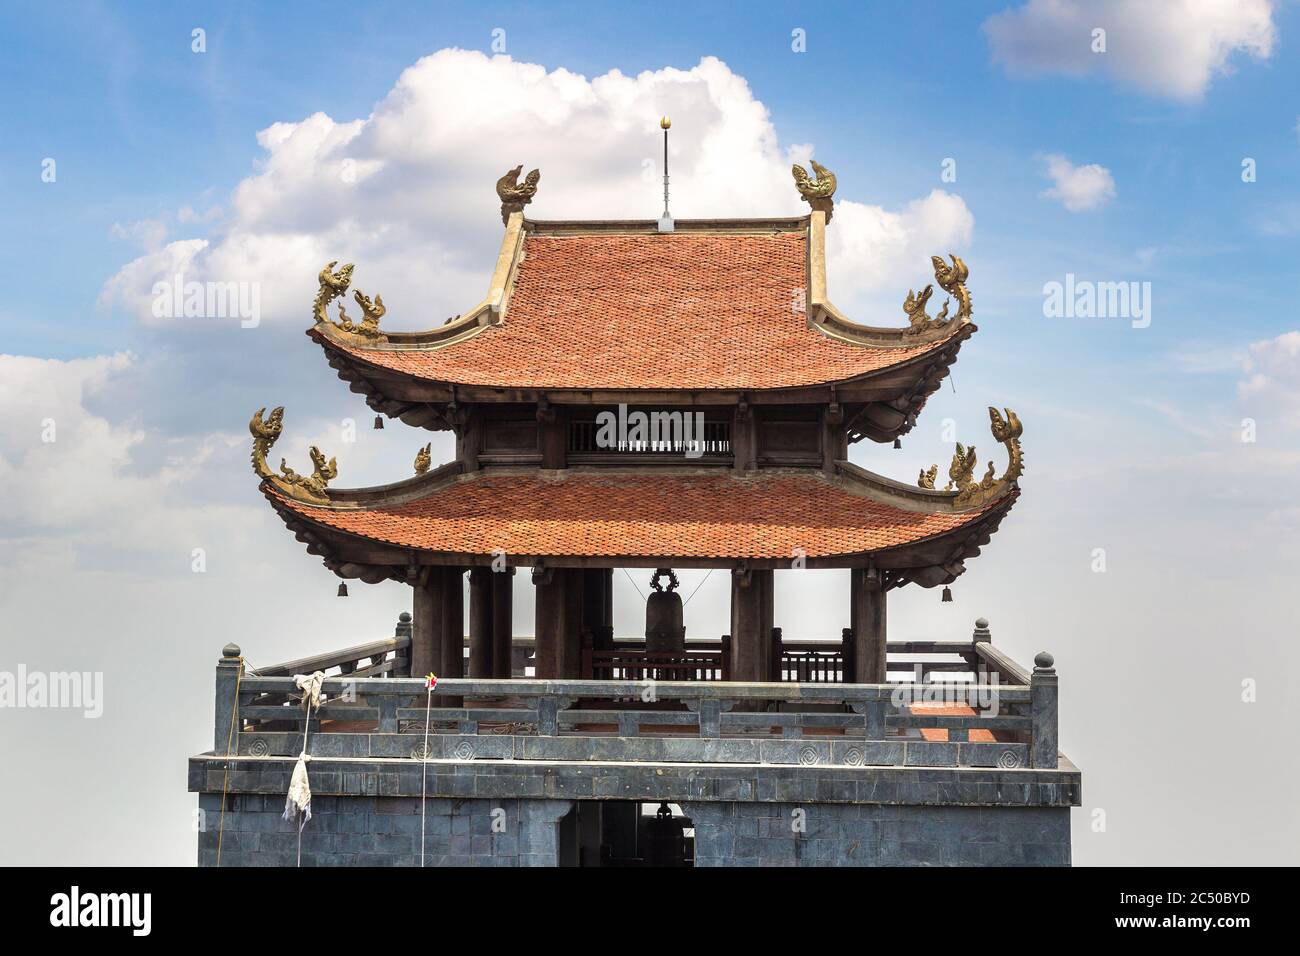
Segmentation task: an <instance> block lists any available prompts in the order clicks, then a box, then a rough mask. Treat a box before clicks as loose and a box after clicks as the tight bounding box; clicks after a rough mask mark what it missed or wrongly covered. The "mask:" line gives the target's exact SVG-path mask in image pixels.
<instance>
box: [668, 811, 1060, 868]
mask: <svg viewBox="0 0 1300 956" xmlns="http://www.w3.org/2000/svg"><path fill="white" fill-rule="evenodd" d="M682 810H683V811H685V813H686V815H687V816H688V817H690V818H691V821H692V822H693V823H694V824H695V865H696V866H1069V865H1070V810H1069V808H1068V807H937V806H921V807H918V806H889V805H881V804H864V805H857V806H852V805H844V804H830V803H808V804H794V803H688V804H683V805H682Z"/></svg>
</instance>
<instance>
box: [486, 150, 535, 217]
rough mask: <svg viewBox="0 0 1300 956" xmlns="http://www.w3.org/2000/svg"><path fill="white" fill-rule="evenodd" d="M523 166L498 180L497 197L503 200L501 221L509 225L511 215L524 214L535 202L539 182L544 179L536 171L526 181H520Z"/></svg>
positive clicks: (520, 165) (525, 178) (517, 167)
mask: <svg viewBox="0 0 1300 956" xmlns="http://www.w3.org/2000/svg"><path fill="white" fill-rule="evenodd" d="M523 170H524V167H523V164H522V163H521V164H519V165H518V166H516V167H515V168H514V169H512V170H510V171H509V172H507V173H506V174H505V175H504V176H502V177H501V178H500V179H498V180H497V195H498V196H499V197H500V198H501V221H502V222H503V223H508V222H509V221H510V214H511V213H515V212H523V211H524V207H525V206H527V205H528V204H529V203H530V202H532V201H533V197H534V196H536V195H537V182H538V180H540V179H541V178H542V172H541V170H539V169H534V170H533V171H532V172H531V173H529V174H528V175H527V176H525V177H524V181H523V182H522V183H521V182H520V181H519V174H520V173H521V172H523Z"/></svg>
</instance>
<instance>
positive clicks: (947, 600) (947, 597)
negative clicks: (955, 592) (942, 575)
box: [941, 588, 952, 604]
mask: <svg viewBox="0 0 1300 956" xmlns="http://www.w3.org/2000/svg"><path fill="white" fill-rule="evenodd" d="M941 603H943V604H951V603H952V588H944V589H943V599H942V602H941Z"/></svg>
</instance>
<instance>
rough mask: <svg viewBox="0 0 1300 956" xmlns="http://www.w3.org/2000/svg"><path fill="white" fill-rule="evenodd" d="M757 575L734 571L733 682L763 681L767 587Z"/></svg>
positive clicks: (752, 572)
mask: <svg viewBox="0 0 1300 956" xmlns="http://www.w3.org/2000/svg"><path fill="white" fill-rule="evenodd" d="M769 573H770V572H769ZM756 574H758V572H755V571H742V570H739V569H736V570H733V571H732V572H731V679H732V680H735V681H758V680H762V679H763V676H762V675H763V669H764V664H763V662H764V658H763V647H764V644H765V642H764V641H763V619H764V617H763V585H762V583H761V581H760V580H759V579H758V578H756Z"/></svg>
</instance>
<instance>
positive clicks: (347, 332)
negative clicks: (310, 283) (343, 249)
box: [312, 259, 388, 345]
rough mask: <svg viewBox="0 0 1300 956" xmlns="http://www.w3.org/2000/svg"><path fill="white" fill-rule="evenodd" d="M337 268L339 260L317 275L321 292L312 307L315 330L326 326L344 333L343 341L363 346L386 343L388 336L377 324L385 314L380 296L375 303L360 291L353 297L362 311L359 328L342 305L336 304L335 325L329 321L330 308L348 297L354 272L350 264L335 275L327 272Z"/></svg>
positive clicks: (382, 299)
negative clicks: (317, 327) (340, 299)
mask: <svg viewBox="0 0 1300 956" xmlns="http://www.w3.org/2000/svg"><path fill="white" fill-rule="evenodd" d="M337 264H338V260H337V259H335V260H333V261H332V262H329V263H327V264H326V265H325V268H324V269H321V271H320V276H319V277H318V281H319V283H320V290H319V291H318V292H317V293H316V299H315V301H314V302H313V304H312V318H313V319H315V320H316V324H317V325H318V326H320V325H328V326H330V327H331V328H333V329H335V330H336V331H338V332H341V333H343V335H344V336H345V337H347V338H350V339H352V340H353V341H360V342H361V343H362V344H365V345H378V344H380V343H382V342H387V341H388V336H386V335H385V334H384V333H383V332H381V331H380V330H379V320H380V319H382V318H383V317H384V315H385V314H387V312H388V309H386V308H385V307H384V297H383V296H382V295H376V296H375V297H374V299H371V298H370V296H368V295H366V294H365V293H364V292H362V291H361V290H360V289H357V290H355V291H354V292H353V293H352V298H353V299H354V300H355V301H356V303H357V305H359V306H360V307H361V315H362V318H361V322H360V324H358V323H355V322H353V321H352V317H351V316H350V315H348V312H347V309H345V308H344V307H343V303H342V302H340V303H339V320H338V321H337V322H335V321H333V320H332V319H330V316H329V304H330V303H331V302H333V301H334V300H335V299H337V298H340V297H342V296H344V295H346V294H347V291H348V286H349V285H351V283H352V270H353V268H355V267H354V265H353V264H352V263H351V262H349V263H348V264H347V265H345V266H343V268H341V269H339V270H338V271H337V272H331V271H330V270H331V269H333V268H334V266H335V265H337Z"/></svg>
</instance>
